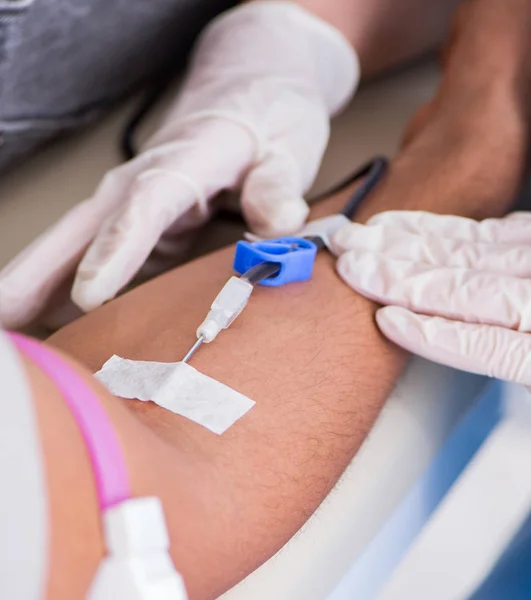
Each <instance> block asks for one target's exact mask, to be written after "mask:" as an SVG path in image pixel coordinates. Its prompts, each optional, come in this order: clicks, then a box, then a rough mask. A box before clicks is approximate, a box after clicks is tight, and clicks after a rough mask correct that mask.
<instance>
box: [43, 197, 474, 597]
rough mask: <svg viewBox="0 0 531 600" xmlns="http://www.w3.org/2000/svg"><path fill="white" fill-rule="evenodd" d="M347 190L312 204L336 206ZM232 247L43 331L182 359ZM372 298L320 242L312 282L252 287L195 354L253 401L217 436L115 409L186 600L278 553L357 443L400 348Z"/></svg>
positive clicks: (93, 366) (148, 410) (161, 415)
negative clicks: (167, 535) (344, 276)
mask: <svg viewBox="0 0 531 600" xmlns="http://www.w3.org/2000/svg"><path fill="white" fill-rule="evenodd" d="M345 196H346V194H343V195H342V196H341V197H338V198H336V199H334V200H333V201H331V202H324V203H322V204H320V205H319V206H318V208H317V212H319V213H321V214H323V213H329V212H333V211H335V210H337V209H338V208H339V207H340V206H341V205H342V203H343V201H344V198H345ZM377 199H378V194H377V195H376V196H375V197H374V199H373V200H371V202H370V203H368V204H367V209H366V210H367V211H369V210H370V205H371V204H372V203H373V202H376V201H377ZM430 201H432V196H430ZM390 203H391V204H392V201H390ZM430 207H431V206H430ZM462 208H463V211H465V212H466V209H465V205H464V204H463V205H462ZM463 211H462V212H463ZM232 254H233V249H232V248H229V249H226V250H222V251H220V252H217V253H215V254H212V255H210V256H207V257H205V258H202V259H200V260H198V261H196V262H194V263H192V264H189V265H186V266H184V267H181V268H179V269H177V270H175V271H173V272H171V273H168V274H167V275H165V276H163V277H161V278H159V279H157V280H155V281H152V282H151V283H149V284H147V285H145V286H143V287H141V288H139V289H137V290H135V291H133V292H131V293H129V294H127V295H126V296H124V297H122V298H120V299H118V300H116V301H114V302H111V303H110V304H108V305H107V306H105V307H103V308H102V309H100V310H98V311H95V312H94V313H92V314H90V315H88V316H87V317H85V318H83V319H81V320H80V321H77V322H75V323H73V324H72V325H70V326H69V327H67V328H66V329H64V330H63V331H62V332H60V333H59V334H57V335H56V336H54V338H52V340H51V341H52V343H53V344H55V345H56V346H58V347H60V348H62V349H63V350H66V351H67V352H68V353H70V354H71V355H73V356H74V357H76V358H78V359H79V360H80V361H81V362H83V363H85V364H86V365H88V366H89V368H90V370H91V371H92V372H94V371H96V370H97V369H99V368H100V366H101V365H102V364H103V362H105V361H106V360H107V359H108V358H109V357H110V356H111V355H112V354H114V353H116V354H119V355H121V356H124V357H127V358H135V359H145V360H156V361H177V360H179V359H180V358H181V357H182V356H183V354H184V352H185V350H187V349H188V347H189V346H190V344H191V342H192V341H193V339H194V337H195V329H196V327H197V325H198V324H199V323H200V321H201V320H202V318H203V317H204V315H205V313H206V312H207V310H208V308H209V306H210V302H211V301H212V299H213V298H214V296H215V295H216V293H217V292H218V290H219V288H220V287H221V286H222V285H223V283H224V282H225V281H226V279H227V278H228V277H229V276H230V274H231V258H232ZM374 308H375V307H374V305H373V304H372V303H370V302H368V301H367V300H365V299H364V298H362V297H360V296H358V295H356V294H354V293H353V292H352V291H351V290H350V289H348V288H347V287H346V286H345V285H344V284H343V283H342V282H341V281H340V280H339V278H338V277H337V276H336V274H335V270H334V259H333V258H332V257H331V256H330V255H328V254H327V253H325V252H323V253H321V254H320V255H319V257H318V260H317V263H316V266H315V272H314V276H313V279H312V281H310V282H307V283H301V284H293V285H289V286H285V287H283V288H276V289H271V288H258V289H257V290H256V293H255V294H254V295H253V298H252V300H251V302H250V304H249V307H248V308H247V310H246V312H244V313H243V314H242V316H241V317H239V319H238V320H237V321H236V322H235V323H234V324H233V326H232V327H231V329H229V330H228V331H226V332H223V333H222V334H220V336H219V338H218V339H217V340H216V341H215V342H214V343H213V344H212V345H207V346H204V347H203V348H202V349H201V350H200V351H199V352H198V354H197V355H196V356H195V357H194V359H193V361H192V364H193V365H194V366H195V367H196V368H198V369H199V370H201V371H202V372H204V373H206V374H208V375H210V376H211V377H214V378H215V379H218V380H220V381H222V382H223V383H225V384H227V385H229V386H231V387H233V388H234V389H236V390H238V391H239V392H241V393H243V394H245V395H247V396H249V397H250V398H252V399H253V400H255V401H256V406H255V407H254V408H253V409H252V410H251V411H250V412H249V413H248V414H247V415H246V416H245V417H244V418H243V419H241V420H240V421H239V422H237V423H236V424H235V425H234V426H233V427H232V428H231V429H229V431H228V432H227V433H225V434H224V435H222V436H220V437H218V436H215V435H213V434H211V433H210V432H208V431H207V430H205V429H203V428H201V427H200V426H198V425H196V424H193V423H191V422H189V421H186V420H185V419H183V418H181V417H179V416H177V415H174V414H172V413H170V412H168V411H165V410H163V409H161V408H159V407H157V406H155V405H153V404H150V403H148V404H146V403H140V402H134V401H125V400H116V401H115V402H116V407H114V404H113V405H112V406H111V409H113V410H115V411H116V412H115V413H113V416H114V420H115V424H116V426H117V427H118V429H119V431H120V432H121V437H122V440H123V443H124V445H125V446H126V454H127V456H128V460H129V465H130V468H131V470H132V472H133V484H134V490H135V493H136V494H138V495H145V494H155V495H158V496H160V497H161V498H162V499H163V502H164V505H165V507H166V514H167V517H168V522H169V525H170V530H171V535H172V553H173V555H174V557H175V561H176V564H177V566H178V568H179V569H180V570H181V571H182V573H183V575H184V576H185V579H186V582H187V585H188V587H189V591H190V594H191V597H192V598H193V599H199V598H211V597H214V596H215V595H217V594H219V593H221V592H222V591H224V590H225V589H227V588H228V587H230V586H231V585H232V584H234V583H236V582H237V581H239V580H240V579H241V578H242V577H243V576H244V575H246V574H247V573H249V572H250V571H252V570H253V569H254V568H256V567H257V566H258V565H259V564H260V563H261V562H263V561H264V560H266V559H267V558H268V557H269V556H271V555H272V554H273V553H274V552H276V551H277V550H278V549H279V548H280V547H281V546H282V545H283V544H284V543H285V542H286V541H287V540H288V539H289V538H290V537H291V536H292V535H293V534H294V533H295V532H296V531H297V530H298V529H299V528H300V527H301V525H302V524H303V523H304V522H305V520H306V519H307V518H308V516H309V515H310V514H311V513H312V512H313V511H314V510H315V508H316V507H317V506H318V505H319V503H320V502H321V501H322V499H323V498H324V497H325V495H326V494H327V492H328V491H329V490H330V488H331V487H332V486H333V485H334V483H335V482H336V480H337V479H338V477H339V476H340V474H341V473H342V472H343V470H344V468H345V467H346V465H347V464H348V462H349V461H350V460H351V458H352V457H353V456H354V454H355V453H356V451H357V449H358V448H359V446H360V444H361V443H362V441H363V439H364V438H365V436H366V435H367V432H368V431H369V429H370V427H371V426H372V424H373V422H374V419H375V418H376V416H377V414H378V412H379V410H380V408H381V406H382V404H383V403H384V401H385V399H386V398H387V397H388V395H389V393H390V391H391V389H392V387H393V384H394V382H395V381H396V379H397V377H398V375H399V373H400V370H401V368H402V366H403V364H404V361H405V358H406V357H405V355H404V354H403V353H402V352H401V351H400V350H398V348H396V347H394V346H393V345H392V344H390V343H389V342H387V341H386V340H384V339H383V338H382V336H381V335H380V334H379V332H378V330H377V328H376V326H375V324H374V320H373V312H374ZM113 407H114V408H113ZM123 407H129V408H130V410H131V412H132V413H133V417H132V418H131V417H130V416H125V417H124V415H123V414H122V413H123V412H124V409H123ZM138 420H139V421H138ZM139 423H140V426H139Z"/></svg>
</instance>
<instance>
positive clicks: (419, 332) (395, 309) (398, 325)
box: [376, 306, 425, 352]
mask: <svg viewBox="0 0 531 600" xmlns="http://www.w3.org/2000/svg"><path fill="white" fill-rule="evenodd" d="M376 323H377V324H378V327H379V329H380V331H381V332H382V333H383V334H384V335H385V337H387V338H388V339H390V340H391V341H392V342H394V343H395V344H397V345H398V346H402V347H403V348H405V349H406V350H410V351H416V352H419V351H420V349H421V348H422V347H423V346H424V345H425V336H424V329H423V327H422V319H421V318H420V317H419V315H416V314H415V313H413V312H411V311H410V310H408V309H407V308H402V307H401V306H384V307H383V308H380V309H379V310H378V311H376Z"/></svg>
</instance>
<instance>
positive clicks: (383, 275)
mask: <svg viewBox="0 0 531 600" xmlns="http://www.w3.org/2000/svg"><path fill="white" fill-rule="evenodd" d="M333 244H334V249H335V251H336V252H337V253H338V254H340V258H339V260H338V263H337V269H338V272H339V274H340V275H341V277H342V278H343V279H344V281H345V282H346V283H347V284H348V285H349V286H351V287H352V288H353V289H354V290H356V291H358V292H359V293H360V294H362V295H364V296H366V297H368V298H370V299H373V300H375V301H376V302H378V303H380V304H384V305H391V306H386V307H385V308H381V309H380V310H378V312H377V313H376V320H377V323H378V326H379V327H380V329H381V331H382V332H383V334H384V335H386V336H387V337H388V338H389V339H390V340H392V341H393V342H395V343H396V344H398V345H399V346H402V347H404V348H406V349H407V350H409V351H411V352H413V353H415V354H419V355H421V356H424V357H425V358H428V359H430V360H433V361H436V362H440V363H444V364H446V365H449V366H452V367H455V368H458V369H463V370H465V371H471V372H473V373H481V374H485V375H489V376H492V377H498V378H500V379H506V380H510V381H514V382H518V383H522V384H524V385H527V386H530V385H531V336H530V335H529V332H530V331H531V213H522V212H519V213H513V214H511V215H509V216H507V217H505V218H503V219H487V220H485V221H481V222H477V221H473V220H470V219H464V218H461V217H453V216H440V215H435V214H431V213H425V212H407V211H403V212H400V211H391V212H387V213H381V214H379V215H376V216H375V217H373V218H372V219H370V220H369V221H368V223H367V225H357V224H351V225H347V226H345V227H344V228H343V229H341V230H340V231H338V232H337V234H336V236H335V238H334V240H333Z"/></svg>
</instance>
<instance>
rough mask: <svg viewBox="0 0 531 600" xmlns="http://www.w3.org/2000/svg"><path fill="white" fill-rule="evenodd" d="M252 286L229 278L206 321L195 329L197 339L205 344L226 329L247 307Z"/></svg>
mask: <svg viewBox="0 0 531 600" xmlns="http://www.w3.org/2000/svg"><path fill="white" fill-rule="evenodd" d="M252 291H253V286H252V285H251V284H250V283H249V282H248V281H245V280H244V279H240V278H239V277H234V276H233V277H231V278H230V279H229V280H228V281H227V283H226V284H225V285H224V286H223V288H222V289H221V292H220V293H219V294H218V295H217V296H216V299H215V300H214V302H212V306H211V307H210V312H209V313H208V315H207V317H206V319H205V320H204V321H203V322H202V323H201V325H200V326H199V327H198V329H197V337H198V338H200V337H203V341H204V342H206V343H209V342H211V341H212V340H214V339H215V338H216V336H217V335H218V333H219V332H220V331H221V330H222V329H227V327H229V326H230V325H231V324H232V322H233V321H234V319H236V317H237V316H238V315H239V314H240V313H241V312H242V310H243V309H244V308H245V306H246V305H247V302H248V301H249V298H250V296H251V293H252Z"/></svg>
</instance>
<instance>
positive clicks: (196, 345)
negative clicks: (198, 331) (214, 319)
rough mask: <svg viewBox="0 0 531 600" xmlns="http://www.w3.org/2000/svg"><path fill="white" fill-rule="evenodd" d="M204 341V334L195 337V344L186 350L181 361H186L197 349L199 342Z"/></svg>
mask: <svg viewBox="0 0 531 600" xmlns="http://www.w3.org/2000/svg"><path fill="white" fill-rule="evenodd" d="M204 341H205V336H204V335H202V336H200V337H198V338H197V341H196V342H195V344H194V345H193V346H192V347H191V348H190V350H188V352H187V353H186V355H185V357H184V358H183V360H182V362H183V363H187V362H188V361H189V360H190V359H191V358H192V356H193V355H194V354H195V353H196V352H197V350H198V349H199V346H201V344H202V343H203V342H204Z"/></svg>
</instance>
